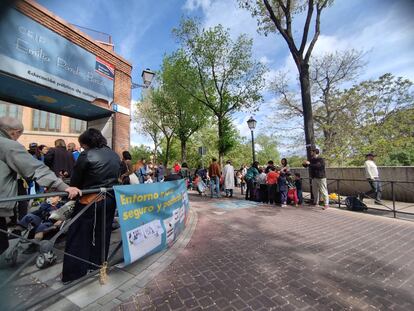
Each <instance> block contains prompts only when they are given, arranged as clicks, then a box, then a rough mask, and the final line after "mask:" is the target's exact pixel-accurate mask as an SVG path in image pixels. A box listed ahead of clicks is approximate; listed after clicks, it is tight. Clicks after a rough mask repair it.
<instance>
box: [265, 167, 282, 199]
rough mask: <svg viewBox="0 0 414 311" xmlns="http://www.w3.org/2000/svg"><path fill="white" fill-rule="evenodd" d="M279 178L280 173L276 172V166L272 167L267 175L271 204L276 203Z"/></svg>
mask: <svg viewBox="0 0 414 311" xmlns="http://www.w3.org/2000/svg"><path fill="white" fill-rule="evenodd" d="M278 178H279V173H278V172H276V168H275V167H274V166H271V167H270V168H269V172H268V173H267V175H266V184H267V195H268V198H269V203H270V204H273V203H276V187H277V179H278Z"/></svg>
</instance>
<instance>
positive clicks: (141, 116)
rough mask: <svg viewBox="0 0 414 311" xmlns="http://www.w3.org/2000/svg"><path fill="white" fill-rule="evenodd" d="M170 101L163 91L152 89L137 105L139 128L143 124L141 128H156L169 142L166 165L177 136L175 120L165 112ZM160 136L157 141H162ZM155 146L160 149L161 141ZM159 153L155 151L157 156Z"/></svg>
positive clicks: (166, 150) (166, 151)
mask: <svg viewBox="0 0 414 311" xmlns="http://www.w3.org/2000/svg"><path fill="white" fill-rule="evenodd" d="M168 100H169V98H168V94H167V93H166V92H164V91H163V90H162V89H160V88H159V89H150V90H149V91H148V92H147V94H146V96H145V97H144V98H143V100H142V101H141V102H139V103H137V114H136V116H135V118H136V122H137V123H138V126H140V124H141V127H144V126H148V127H151V128H155V129H156V130H159V131H160V132H161V133H162V137H163V138H164V139H165V141H166V142H167V146H166V149H165V158H163V160H164V163H165V164H166V165H167V164H168V160H169V149H170V145H171V140H172V138H173V136H174V134H175V128H174V122H173V119H172V118H171V117H170V116H169V114H168V113H166V111H165V107H166V103H167V102H168ZM143 124H144V126H143ZM145 124H147V125H145ZM147 133H149V132H147ZM160 136H161V135H159V136H158V137H159V138H157V139H160V138H161V137H160ZM154 144H155V146H156V147H158V145H159V141H158V140H157V143H155V141H154ZM156 149H157V148H156ZM157 152H158V150H155V155H157Z"/></svg>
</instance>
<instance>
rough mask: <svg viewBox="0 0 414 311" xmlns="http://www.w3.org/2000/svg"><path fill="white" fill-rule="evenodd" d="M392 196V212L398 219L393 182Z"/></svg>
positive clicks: (392, 184)
mask: <svg viewBox="0 0 414 311" xmlns="http://www.w3.org/2000/svg"><path fill="white" fill-rule="evenodd" d="M391 195H392V212H393V213H394V218H397V213H396V211H395V192H394V182H393V181H391Z"/></svg>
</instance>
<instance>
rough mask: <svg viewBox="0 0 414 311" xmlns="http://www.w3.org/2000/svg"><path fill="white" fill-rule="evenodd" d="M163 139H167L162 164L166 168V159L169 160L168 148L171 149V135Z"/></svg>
mask: <svg viewBox="0 0 414 311" xmlns="http://www.w3.org/2000/svg"><path fill="white" fill-rule="evenodd" d="M165 139H166V140H167V148H166V149H167V150H165V163H164V166H165V168H166V169H167V168H168V161H169V160H170V149H171V137H169V138H168V137H167V136H166V137H165Z"/></svg>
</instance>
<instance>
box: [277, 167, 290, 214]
mask: <svg viewBox="0 0 414 311" xmlns="http://www.w3.org/2000/svg"><path fill="white" fill-rule="evenodd" d="M277 186H278V188H279V193H280V204H281V207H286V206H287V205H286V203H287V194H288V187H287V181H286V171H285V170H281V171H280V175H279V178H278V180H277Z"/></svg>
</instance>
